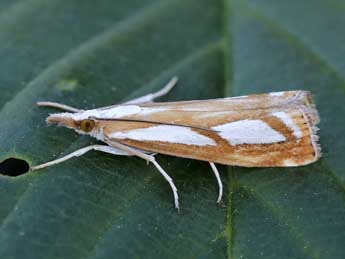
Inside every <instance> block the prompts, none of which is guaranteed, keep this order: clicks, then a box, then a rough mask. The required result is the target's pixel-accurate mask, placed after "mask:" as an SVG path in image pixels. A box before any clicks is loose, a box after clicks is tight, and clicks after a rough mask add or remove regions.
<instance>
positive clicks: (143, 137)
mask: <svg viewBox="0 0 345 259" xmlns="http://www.w3.org/2000/svg"><path fill="white" fill-rule="evenodd" d="M110 137H111V138H116V139H132V140H138V141H162V142H168V143H175V144H185V145H195V146H207V145H209V146H216V145H217V144H216V143H215V142H214V140H213V139H211V138H209V137H206V136H204V135H201V134H199V133H197V132H195V131H193V130H192V129H190V128H187V127H180V126H170V125H159V126H154V127H149V128H143V129H134V130H127V131H120V132H114V133H112V134H110Z"/></svg>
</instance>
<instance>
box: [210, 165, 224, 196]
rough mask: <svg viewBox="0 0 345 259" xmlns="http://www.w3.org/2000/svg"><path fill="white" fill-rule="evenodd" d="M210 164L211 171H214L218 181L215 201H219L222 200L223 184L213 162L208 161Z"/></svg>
mask: <svg viewBox="0 0 345 259" xmlns="http://www.w3.org/2000/svg"><path fill="white" fill-rule="evenodd" d="M209 163H210V166H211V168H212V171H213V173H214V175H215V176H216V178H217V182H218V186H219V192H218V199H217V203H220V202H221V200H222V196H223V184H222V180H221V179H220V175H219V172H218V169H217V167H216V166H215V164H214V163H213V162H209Z"/></svg>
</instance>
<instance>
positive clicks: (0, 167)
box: [0, 157, 30, 176]
mask: <svg viewBox="0 0 345 259" xmlns="http://www.w3.org/2000/svg"><path fill="white" fill-rule="evenodd" d="M29 169H30V166H29V164H28V162H26V161H25V160H22V159H18V158H13V157H10V158H7V159H6V160H4V161H3V162H1V163H0V174H2V175H8V176H18V175H22V174H25V173H27V172H28V171H29Z"/></svg>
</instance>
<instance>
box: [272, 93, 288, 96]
mask: <svg viewBox="0 0 345 259" xmlns="http://www.w3.org/2000/svg"><path fill="white" fill-rule="evenodd" d="M284 94H285V92H273V93H270V96H283V95H284Z"/></svg>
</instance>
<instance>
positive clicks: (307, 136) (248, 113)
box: [97, 91, 320, 167]
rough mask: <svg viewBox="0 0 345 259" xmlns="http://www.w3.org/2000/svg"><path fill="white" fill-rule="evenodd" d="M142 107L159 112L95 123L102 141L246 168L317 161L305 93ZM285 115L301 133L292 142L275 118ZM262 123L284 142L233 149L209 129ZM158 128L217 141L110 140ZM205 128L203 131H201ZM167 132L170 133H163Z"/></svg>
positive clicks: (312, 118) (313, 117) (289, 133)
mask: <svg viewBox="0 0 345 259" xmlns="http://www.w3.org/2000/svg"><path fill="white" fill-rule="evenodd" d="M141 107H145V108H152V109H157V108H158V110H157V112H152V113H143V114H140V113H139V114H136V115H132V116H128V117H125V118H124V119H129V120H135V121H116V120H115V121H114V120H99V121H97V126H98V127H101V128H103V132H104V135H105V137H106V138H109V139H110V140H112V141H118V142H120V143H123V144H126V145H129V146H132V147H136V148H139V149H143V150H148V151H152V152H156V153H162V154H167V155H172V156H178V157H186V158H192V159H197V160H204V161H211V162H216V163H221V164H226V165H238V166H246V167H254V166H255V167H274V166H299V165H304V164H309V163H311V162H314V161H316V160H317V159H318V158H319V157H320V149H319V147H318V144H317V135H316V130H317V128H316V127H315V125H316V124H317V123H318V121H319V119H318V115H317V111H316V110H315V107H314V105H313V103H312V99H311V96H310V94H309V93H308V92H304V91H290V92H284V93H283V94H281V95H270V94H262V95H253V96H248V97H239V98H225V99H213V100H206V101H187V102H173V103H153V104H145V105H141ZM281 111H283V112H285V113H286V114H288V115H289V116H290V118H292V120H293V122H294V124H295V125H296V126H297V127H298V128H299V129H300V131H301V132H302V137H301V138H296V136H295V135H294V132H293V129H291V128H290V127H288V126H287V125H285V124H284V122H283V121H281V120H280V119H278V118H277V117H275V116H272V113H274V112H281ZM253 119H255V120H261V121H263V122H265V123H266V124H267V125H269V126H270V127H271V128H272V129H274V130H276V131H278V132H280V133H281V134H282V135H284V137H285V138H286V141H284V142H279V143H271V144H238V145H231V144H230V143H229V142H228V141H227V140H225V139H223V138H222V137H220V136H219V133H218V132H216V131H214V130H212V129H211V127H214V126H218V125H221V124H225V123H230V122H234V121H239V120H253ZM157 124H169V125H170V124H175V125H183V126H184V127H190V128H191V129H192V130H193V131H195V132H197V133H199V134H201V135H204V136H207V137H209V138H211V139H213V140H214V141H215V142H216V145H215V146H210V145H209V146H207V145H205V146H197V145H186V144H176V143H171V142H163V141H142V140H140V141H138V140H131V139H112V138H111V137H110V135H111V133H114V132H122V131H130V130H133V129H140V128H148V127H152V126H155V125H157ZM201 128H205V129H201ZM166 134H169V132H166Z"/></svg>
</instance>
